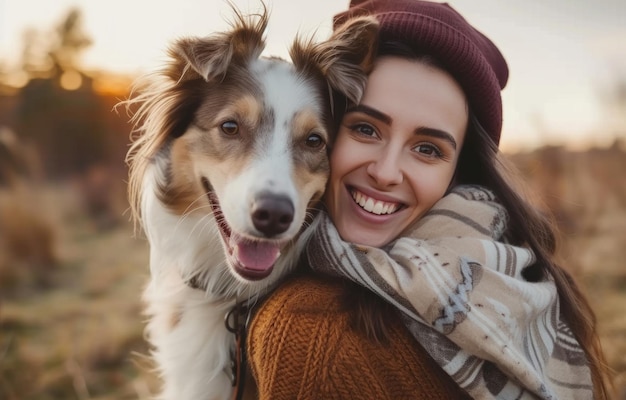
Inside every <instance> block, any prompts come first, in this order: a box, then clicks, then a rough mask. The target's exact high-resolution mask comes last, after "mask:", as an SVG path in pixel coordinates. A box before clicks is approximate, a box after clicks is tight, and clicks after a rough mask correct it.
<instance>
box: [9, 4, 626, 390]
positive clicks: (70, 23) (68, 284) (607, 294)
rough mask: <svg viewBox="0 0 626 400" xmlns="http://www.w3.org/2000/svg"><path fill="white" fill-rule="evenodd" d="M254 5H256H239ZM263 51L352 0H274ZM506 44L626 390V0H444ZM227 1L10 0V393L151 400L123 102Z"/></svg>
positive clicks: (509, 131)
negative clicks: (173, 46)
mask: <svg viewBox="0 0 626 400" xmlns="http://www.w3.org/2000/svg"><path fill="white" fill-rule="evenodd" d="M233 3H234V4H236V5H237V6H238V7H239V8H241V9H242V10H244V11H250V12H253V11H257V10H258V9H259V4H260V3H259V2H257V1H251V0H250V1H233ZM267 3H268V6H269V8H270V9H271V13H272V17H271V19H270V26H269V29H268V33H267V38H268V46H267V50H266V53H267V54H271V55H278V56H282V57H287V48H288V46H289V43H290V42H291V40H292V39H293V37H294V36H295V34H296V32H301V33H303V34H305V35H308V36H314V37H316V38H318V39H320V40H321V39H323V38H325V37H327V36H328V34H329V33H330V30H331V22H330V21H331V17H332V15H334V14H335V13H336V12H338V11H340V10H343V9H345V7H346V6H347V3H348V1H347V0H346V1H340V2H338V1H334V0H320V1H315V2H313V1H310V2H299V1H293V0H274V1H271V2H270V1H269V0H268V1H267ZM448 3H449V4H451V5H452V6H453V7H454V8H456V9H457V10H458V11H460V12H461V13H462V14H463V15H464V16H465V17H466V18H467V19H468V20H469V21H470V22H472V23H474V24H475V25H476V26H478V27H479V28H481V30H482V32H483V33H485V34H486V35H487V36H489V37H490V38H492V39H493V40H494V41H495V42H496V44H497V45H498V46H499V47H500V48H501V49H502V52H503V53H504V56H505V58H506V59H507V60H508V62H509V67H510V72H511V74H510V80H509V84H508V86H507V88H506V89H505V90H504V92H503V96H504V118H505V123H504V133H503V140H502V145H501V148H502V150H503V152H504V154H505V156H506V158H508V159H509V160H510V161H511V163H512V164H514V165H515V166H516V167H517V169H518V170H519V172H520V176H521V177H522V179H523V180H524V181H525V183H526V184H527V186H528V188H529V189H530V191H531V192H532V193H533V194H534V195H535V196H536V197H537V202H538V204H539V205H540V206H541V207H544V208H545V209H546V210H547V211H550V212H552V213H553V214H554V215H555V217H556V218H557V221H558V222H559V225H560V229H561V233H562V235H561V236H562V238H561V239H562V243H561V247H560V249H559V252H560V255H561V257H562V259H563V262H564V265H566V266H567V268H569V269H570V270H571V271H572V272H573V273H574V275H575V276H576V277H577V278H578V280H579V281H580V283H581V284H582V286H583V288H584V290H585V292H586V293H587V294H588V296H589V298H590V300H591V303H592V305H593V307H594V309H595V311H596V313H597V316H598V324H599V331H600V335H601V340H602V343H603V346H604V349H605V351H606V355H607V358H608V362H609V364H610V366H611V367H612V368H613V370H614V371H615V377H616V386H617V392H616V397H615V398H616V399H626V313H625V312H624V310H626V267H625V265H624V260H625V259H626V157H625V153H626V25H624V23H623V21H626V2H624V1H621V0H614V1H612V0H599V1H595V2H589V1H584V0H551V1H550V2H544V1H540V0H527V1H525V2H523V3H521V2H520V3H517V2H515V3H514V2H502V1H500V0H483V1H481V2H475V1H471V0H451V1H448ZM230 15H231V14H230V9H229V6H228V4H227V2H226V1H222V0H205V1H202V0H178V1H173V0H162V1H159V2H150V1H148V0H130V1H129V0H109V1H107V2H99V1H93V0H74V1H71V0H57V1H54V2H51V1H45V0H0V399H7V400H17V399H20V400H25V399H28V400H30V399H33V400H34V399H37V400H39V399H41V400H44V399H79V400H82V399H99V400H104V399H147V398H149V396H150V394H151V393H153V392H154V391H155V387H156V386H155V385H156V380H155V378H154V377H153V375H152V371H151V366H150V362H149V360H148V359H147V354H148V349H147V346H146V344H145V341H144V338H143V332H142V331H143V326H144V317H143V316H142V314H141V309H142V306H141V303H140V294H141V291H142V289H143V286H144V284H145V282H146V280H147V277H148V265H147V263H148V248H147V244H146V241H145V239H144V238H143V237H142V236H141V235H137V236H135V235H134V234H133V227H132V223H131V222H130V221H129V214H128V212H127V208H128V203H127V201H126V183H125V182H126V178H127V170H126V165H125V162H124V156H125V153H126V151H127V149H128V144H129V134H130V130H131V126H130V125H129V124H128V119H129V116H128V115H126V113H125V110H124V109H123V108H120V109H118V110H117V111H116V110H115V109H114V106H115V104H117V103H118V102H119V101H121V100H124V99H126V98H127V97H128V95H129V93H128V91H129V88H130V85H131V83H132V81H133V79H134V78H135V77H137V76H138V75H139V74H144V73H148V72H150V71H153V70H155V69H157V68H158V67H159V66H160V65H162V64H163V62H164V60H165V52H166V49H167V45H168V43H169V42H170V41H172V40H174V39H175V38H178V37H181V36H186V35H206V34H209V33H211V32H214V31H216V30H223V29H226V28H227V27H228V24H227V21H228V19H229V16H230Z"/></svg>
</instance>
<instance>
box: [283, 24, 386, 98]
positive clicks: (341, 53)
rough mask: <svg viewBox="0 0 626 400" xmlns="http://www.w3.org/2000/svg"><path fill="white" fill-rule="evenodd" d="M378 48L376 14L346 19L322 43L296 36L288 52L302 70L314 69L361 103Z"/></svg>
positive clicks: (337, 89) (338, 89)
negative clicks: (374, 15)
mask: <svg viewBox="0 0 626 400" xmlns="http://www.w3.org/2000/svg"><path fill="white" fill-rule="evenodd" d="M377 47H378V22H377V21H376V19H375V18H374V17H371V16H366V17H357V18H353V19H350V20H348V21H346V22H345V23H344V24H343V25H341V26H339V27H338V28H337V29H335V31H334V32H333V34H332V36H331V37H330V38H329V39H328V40H326V41H324V42H321V43H317V44H314V43H313V42H312V40H308V41H303V40H302V39H300V38H296V40H295V42H294V43H293V45H292V46H291V49H290V52H289V55H290V56H291V60H292V61H293V63H294V65H295V66H296V68H298V69H299V70H310V69H314V70H317V71H319V72H321V74H322V75H323V76H324V78H325V79H326V80H327V81H328V83H329V84H330V86H331V87H332V88H333V89H334V90H336V91H339V92H340V93H342V94H343V95H345V96H346V97H347V98H348V99H349V100H350V101H352V102H354V103H358V102H359V101H360V100H361V97H362V96H363V91H364V89H365V83H366V81H367V74H369V72H370V71H371V69H372V66H373V63H374V58H375V55H376V49H377Z"/></svg>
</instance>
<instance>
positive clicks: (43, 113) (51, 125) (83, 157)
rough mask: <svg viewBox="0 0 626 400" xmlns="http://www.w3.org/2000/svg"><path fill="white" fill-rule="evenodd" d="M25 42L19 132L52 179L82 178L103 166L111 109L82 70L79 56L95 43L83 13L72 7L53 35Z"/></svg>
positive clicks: (27, 37) (31, 36)
mask: <svg viewBox="0 0 626 400" xmlns="http://www.w3.org/2000/svg"><path fill="white" fill-rule="evenodd" d="M24 41H25V42H24V48H23V52H22V68H23V69H24V71H25V72H26V73H27V74H28V76H29V81H28V83H27V84H26V85H25V86H24V87H23V88H22V90H21V91H20V92H19V94H18V99H17V107H16V113H15V119H16V121H15V131H16V132H17V133H18V135H19V136H20V137H21V138H23V139H24V140H26V141H28V142H30V143H31V144H32V145H34V146H35V147H36V148H37V152H38V153H39V154H40V157H41V160H42V166H43V168H44V171H45V172H46V175H47V176H48V177H52V178H63V177H66V176H69V175H74V174H81V173H82V172H84V171H86V170H87V169H88V168H89V167H90V166H91V165H94V164H98V163H102V162H104V161H105V159H106V157H107V154H108V149H107V141H106V137H105V133H106V127H105V124H106V118H107V114H108V110H105V109H104V107H103V104H102V101H101V99H100V98H99V97H98V95H97V94H96V93H95V92H94V90H93V87H92V83H93V80H92V79H91V78H90V77H89V76H88V75H86V74H85V73H84V72H83V71H82V70H81V68H80V56H81V55H82V53H83V52H84V50H85V49H87V48H88V47H89V46H90V45H91V44H92V40H91V38H90V37H89V35H88V34H87V33H86V32H85V30H84V28H83V25H82V14H81V12H80V10H79V9H76V8H73V9H70V10H69V12H68V13H67V15H66V17H65V18H64V19H63V20H62V21H61V22H60V23H59V24H58V25H57V26H56V27H55V28H54V29H53V30H52V32H51V34H48V35H42V34H41V33H40V32H38V31H36V30H34V29H30V30H28V31H26V32H25V34H24ZM68 76H69V78H72V79H67V78H68ZM68 82H69V83H68ZM70 84H71V85H70Z"/></svg>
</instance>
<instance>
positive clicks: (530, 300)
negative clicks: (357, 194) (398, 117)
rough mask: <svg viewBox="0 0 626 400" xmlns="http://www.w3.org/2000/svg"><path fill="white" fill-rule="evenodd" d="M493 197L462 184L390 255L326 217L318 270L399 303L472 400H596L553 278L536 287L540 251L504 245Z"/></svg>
mask: <svg viewBox="0 0 626 400" xmlns="http://www.w3.org/2000/svg"><path fill="white" fill-rule="evenodd" d="M506 223H507V213H506V211H505V209H504V208H503V207H502V206H501V205H500V204H498V203H497V202H496V201H495V199H494V196H493V194H492V193H491V192H490V191H488V190H485V189H483V188H480V187H477V186H459V187H457V188H455V189H454V190H453V191H452V192H451V193H450V194H449V195H447V196H445V197H444V198H443V199H441V200H440V201H439V202H438V203H437V204H436V205H435V206H434V207H433V208H432V210H430V212H428V213H427V214H426V215H425V216H424V217H423V218H422V219H421V220H420V221H419V223H418V224H416V225H415V226H414V227H413V229H412V230H411V231H410V232H409V233H408V234H407V236H404V237H401V238H399V239H397V240H396V241H394V242H392V243H391V244H389V245H388V246H386V247H385V248H384V249H378V248H372V247H364V246H357V245H354V244H351V243H347V242H344V241H342V240H341V238H340V237H339V234H338V232H337V230H336V229H335V227H334V226H333V224H332V222H331V221H330V219H329V217H328V216H327V215H326V214H325V213H322V215H321V217H320V219H319V225H318V228H317V230H316V233H315V235H314V237H313V238H312V239H311V241H310V242H309V245H308V247H307V256H308V259H309V262H310V264H311V267H312V268H313V269H314V270H316V271H319V272H323V273H327V274H333V275H338V276H342V277H345V278H348V279H350V280H352V281H354V282H357V283H358V284H361V285H363V286H365V287H366V288H368V289H370V290H372V291H373V292H375V293H376V294H378V295H379V296H382V297H383V298H384V299H386V300H387V301H388V302H390V303H391V304H393V305H394V306H395V307H397V308H398V310H400V311H401V314H402V316H403V318H404V320H405V323H406V325H407V327H408V329H409V330H410V332H411V333H412V334H413V336H414V337H415V338H416V339H417V341H418V342H419V343H420V344H421V345H422V346H423V347H424V348H425V349H426V350H427V351H428V353H429V354H430V355H431V356H432V357H433V358H434V359H435V360H436V361H437V362H438V363H439V365H441V367H442V368H443V369H444V370H445V371H446V372H447V373H448V374H450V376H451V377H452V378H453V379H454V380H455V381H456V382H457V383H458V384H459V385H460V386H461V387H462V388H463V389H464V390H466V391H467V392H468V393H469V394H470V395H471V396H472V397H473V398H477V399H536V398H539V399H567V400H571V399H592V398H593V394H592V383H591V375H590V371H589V368H588V366H587V361H586V358H585V355H584V353H583V351H582V349H581V348H580V345H579V344H578V342H577V341H576V339H575V338H574V337H573V335H572V332H571V331H570V329H569V328H568V326H567V325H566V324H565V322H564V321H563V320H562V316H561V315H560V312H559V298H558V295H557V292H556V287H555V285H554V283H553V281H551V280H545V281H542V282H528V281H526V280H525V279H524V278H523V277H522V274H521V273H522V270H523V269H524V268H525V267H527V266H529V265H531V264H532V263H533V262H534V255H533V253H532V252H531V251H530V250H528V249H526V248H522V247H516V246H512V245H510V244H507V243H506V242H505V240H504V239H503V233H504V231H505V229H506Z"/></svg>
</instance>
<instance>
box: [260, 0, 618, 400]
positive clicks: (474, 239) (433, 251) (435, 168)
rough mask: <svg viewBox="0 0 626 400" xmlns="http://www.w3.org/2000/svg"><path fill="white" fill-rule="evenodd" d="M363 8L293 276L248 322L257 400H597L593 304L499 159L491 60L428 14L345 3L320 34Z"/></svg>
mask: <svg viewBox="0 0 626 400" xmlns="http://www.w3.org/2000/svg"><path fill="white" fill-rule="evenodd" d="M362 15H373V16H375V17H376V19H377V20H378V21H379V24H380V26H379V27H380V31H379V35H378V41H377V42H376V43H373V44H372V45H373V46H374V45H377V57H376V61H375V62H374V66H373V69H372V71H371V72H370V73H369V76H368V82H367V85H366V88H365V92H364V95H363V97H362V98H361V99H360V101H358V102H356V103H354V104H351V105H349V106H348V107H347V108H346V111H345V113H344V115H343V120H342V122H341V125H340V128H339V131H338V135H337V139H336V142H335V144H334V147H333V148H332V152H331V158H330V169H331V175H330V179H329V184H328V186H327V191H326V194H325V197H324V200H325V205H326V209H325V210H321V211H320V213H319V217H318V219H317V221H316V225H315V227H316V229H315V231H314V233H313V236H312V238H311V240H310V241H309V242H308V243H307V247H306V262H307V263H306V267H307V268H306V269H305V270H304V272H303V273H302V274H301V275H299V276H296V277H295V278H293V279H292V280H291V281H289V282H287V283H286V284H285V285H284V286H283V287H281V288H279V289H278V290H277V292H276V293H275V294H273V295H272V296H271V297H270V298H269V299H268V300H267V302H266V303H265V304H264V305H263V306H262V307H260V309H259V310H258V312H257V315H256V317H255V318H254V320H253V321H252V324H251V326H250V332H249V343H248V352H249V354H250V363H251V366H252V370H253V373H254V376H255V378H256V381H257V383H258V388H259V393H260V396H259V398H260V399H262V400H263V399H279V400H280V399H283V398H284V399H288V398H289V399H291V398H301V399H302V398H310V399H315V398H324V399H348V398H350V399H371V398H376V399H396V398H423V399H450V398H454V399H458V398H467V397H471V398H480V399H501V398H518V399H536V398H541V399H554V398H562V399H574V398H578V399H589V398H596V399H606V398H607V390H606V386H605V382H604V372H605V371H604V369H603V368H604V367H603V366H604V362H603V355H602V353H601V351H600V349H599V343H598V338H597V334H596V327H595V325H594V323H593V322H592V321H594V315H593V311H592V310H591V309H590V307H589V305H588V303H587V301H586V299H585V298H584V297H583V295H582V294H581V293H580V291H579V289H578V287H577V285H576V283H575V282H574V280H573V278H572V277H571V276H570V275H569V273H568V272H567V271H566V270H564V269H563V268H561V267H560V266H559V265H557V264H556V262H555V257H554V252H555V230H554V227H553V226H552V223H551V221H550V220H548V219H547V218H546V216H545V215H544V214H542V213H541V212H540V211H539V210H537V209H535V208H534V207H532V206H531V205H530V204H529V203H528V202H527V201H526V200H525V199H524V198H523V197H522V196H521V195H520V194H519V193H517V192H516V190H515V189H514V187H515V185H516V184H515V183H514V182H512V181H510V180H509V178H508V176H507V175H506V174H505V173H504V169H503V165H502V164H501V161H500V157H499V154H498V144H499V142H500V134H501V129H502V104H501V97H500V92H501V90H502V89H503V88H504V86H505V85H506V83H507V81H508V67H507V63H506V61H505V60H504V57H503V56H502V54H501V53H500V51H499V50H498V48H496V46H495V45H494V44H493V42H491V41H490V40H489V39H488V38H487V37H485V36H484V35H483V34H482V33H481V32H479V31H478V30H476V29H475V28H474V27H473V26H471V25H470V24H469V23H468V22H467V21H466V20H465V19H464V18H463V17H462V16H461V15H460V14H458V13H457V12H456V11H455V10H454V9H452V8H451V7H450V6H449V5H447V4H445V3H435V2H428V1H418V0H353V1H352V3H351V6H350V8H349V9H348V10H347V11H346V12H344V13H341V14H339V15H337V16H336V17H335V24H336V27H338V28H339V27H341V24H342V23H344V22H346V21H347V22H349V21H351V20H352V19H353V18H355V17H358V16H362ZM326 211H327V212H326ZM354 284H356V285H354ZM303 292H305V293H306V296H304V295H302V293H303ZM329 299H330V300H329ZM399 325H404V330H403V329H398V326H399ZM407 336H408V337H409V338H410V339H409V340H407ZM411 339H412V340H411ZM450 382H454V383H452V384H450Z"/></svg>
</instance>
